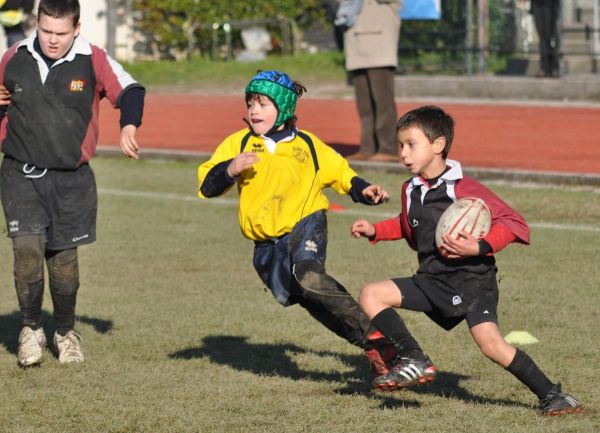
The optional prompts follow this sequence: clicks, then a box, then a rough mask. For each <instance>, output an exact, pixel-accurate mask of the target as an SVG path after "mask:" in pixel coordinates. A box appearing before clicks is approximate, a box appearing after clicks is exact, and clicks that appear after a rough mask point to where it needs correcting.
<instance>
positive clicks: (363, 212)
mask: <svg viewBox="0 0 600 433" xmlns="http://www.w3.org/2000/svg"><path fill="white" fill-rule="evenodd" d="M98 192H99V193H100V194H101V195H107V196H117V197H133V198H146V199H153V200H174V201H185V202H196V203H199V204H204V205H206V204H209V205H210V204H215V205H225V206H237V204H238V200H237V199H232V198H220V197H216V198H211V199H210V200H201V199H199V198H198V197H195V196H188V195H183V194H174V193H162V192H149V191H132V190H121V189H109V188H98ZM329 215H341V216H353V217H366V216H372V217H376V218H379V219H382V218H392V217H394V216H396V215H398V213H397V212H396V213H394V212H383V211H373V210H369V209H368V208H362V209H359V208H356V209H345V210H343V211H341V212H329ZM529 225H530V226H531V227H532V228H536V229H552V230H570V231H576V232H600V227H597V226H592V225H588V224H557V223H550V222H544V221H541V222H533V223H530V224H529Z"/></svg>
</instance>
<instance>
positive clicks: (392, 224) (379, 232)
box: [371, 215, 403, 244]
mask: <svg viewBox="0 0 600 433" xmlns="http://www.w3.org/2000/svg"><path fill="white" fill-rule="evenodd" d="M400 217H401V216H400V215H398V216H397V217H394V218H390V219H387V220H383V221H379V222H378V223H375V224H374V226H375V236H374V237H373V239H371V243H374V244H375V243H377V242H379V241H395V240H396V239H402V238H403V236H402V226H401V225H400Z"/></svg>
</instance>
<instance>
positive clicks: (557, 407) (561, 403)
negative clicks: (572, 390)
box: [539, 383, 583, 416]
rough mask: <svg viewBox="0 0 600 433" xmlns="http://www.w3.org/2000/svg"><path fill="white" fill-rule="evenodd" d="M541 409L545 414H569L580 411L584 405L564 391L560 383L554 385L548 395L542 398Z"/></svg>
mask: <svg viewBox="0 0 600 433" xmlns="http://www.w3.org/2000/svg"><path fill="white" fill-rule="evenodd" d="M539 407H540V410H541V411H542V414H543V415H547V416H555V415H567V414H570V413H580V412H581V411H582V410H583V406H582V405H581V403H579V402H578V401H577V400H575V398H573V397H572V396H570V395H569V394H565V393H563V392H562V389H561V386H560V383H557V384H556V385H554V387H553V388H552V389H551V390H550V392H549V393H548V395H547V396H546V397H545V398H544V399H542V400H540V406H539Z"/></svg>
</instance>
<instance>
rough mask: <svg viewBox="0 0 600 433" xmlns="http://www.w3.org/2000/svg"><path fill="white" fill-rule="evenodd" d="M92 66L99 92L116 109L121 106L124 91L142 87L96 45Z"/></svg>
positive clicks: (93, 51) (93, 46)
mask: <svg viewBox="0 0 600 433" xmlns="http://www.w3.org/2000/svg"><path fill="white" fill-rule="evenodd" d="M92 64H93V65H94V73H95V75H96V82H97V84H96V85H97V90H98V92H99V93H100V95H102V96H106V97H107V98H108V100H109V101H110V102H111V104H112V105H113V107H115V108H117V107H119V106H120V102H121V100H120V98H121V95H122V94H123V91H124V90H126V89H129V88H131V87H132V86H136V87H142V85H141V84H139V83H138V82H137V81H135V80H134V79H133V77H132V76H131V75H129V73H127V72H126V71H125V69H123V67H122V66H121V65H120V64H119V63H118V62H117V61H115V60H113V59H112V58H111V57H110V56H109V55H108V54H106V51H104V50H102V49H100V48H98V47H97V46H95V45H92Z"/></svg>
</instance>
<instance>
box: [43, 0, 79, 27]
mask: <svg viewBox="0 0 600 433" xmlns="http://www.w3.org/2000/svg"><path fill="white" fill-rule="evenodd" d="M42 14H44V15H47V16H49V17H52V18H65V17H69V16H71V17H72V18H73V26H76V25H77V23H79V18H80V15H81V8H80V6H79V0H40V5H39V6H38V19H39V17H41V16H42Z"/></svg>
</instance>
